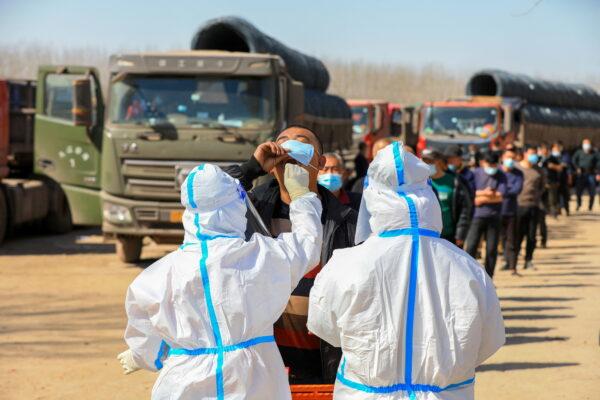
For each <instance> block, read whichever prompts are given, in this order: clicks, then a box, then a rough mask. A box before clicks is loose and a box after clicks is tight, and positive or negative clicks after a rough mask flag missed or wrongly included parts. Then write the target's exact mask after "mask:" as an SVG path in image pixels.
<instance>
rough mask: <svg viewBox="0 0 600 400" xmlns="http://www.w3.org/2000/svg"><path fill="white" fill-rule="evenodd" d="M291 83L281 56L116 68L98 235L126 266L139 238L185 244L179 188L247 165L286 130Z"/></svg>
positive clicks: (202, 57) (216, 55)
mask: <svg viewBox="0 0 600 400" xmlns="http://www.w3.org/2000/svg"><path fill="white" fill-rule="evenodd" d="M288 83H289V80H288V79H287V77H286V76H285V73H284V71H283V69H282V68H281V64H280V60H279V58H278V57H276V56H270V55H256V54H249V53H229V52H219V51H190V52H184V53H171V54H163V53H160V54H141V55H121V56H115V57H113V58H112V59H111V76H110V89H109V96H108V107H107V115H106V119H105V127H104V136H103V145H102V147H103V154H102V165H103V168H102V191H101V198H102V205H103V215H104V220H103V224H102V230H103V231H104V233H105V234H106V235H108V236H112V237H115V238H116V239H117V242H118V249H117V250H118V253H119V255H120V256H121V258H122V259H124V260H126V261H129V260H134V259H137V258H138V257H139V252H140V251H141V245H142V238H143V237H145V236H149V237H151V238H152V239H153V240H154V241H156V242H176V241H180V240H181V235H182V230H181V215H182V211H183V210H182V207H181V204H180V200H179V197H180V194H179V187H180V185H181V184H182V183H183V181H184V180H185V177H186V176H187V174H188V173H189V171H190V170H191V169H192V168H193V167H194V166H196V165H198V163H199V162H211V163H214V164H216V165H228V164H231V163H239V162H242V161H245V160H247V159H248V158H249V157H250V155H251V154H252V153H253V151H254V149H255V148H256V146H257V145H258V144H260V143H262V142H263V141H265V140H267V139H269V138H271V137H273V135H274V134H275V132H277V131H278V130H279V129H280V128H281V127H282V125H283V123H284V121H285V119H284V117H283V116H284V115H285V111H286V110H285V109H284V107H285V105H286V104H287V102H285V101H282V99H283V98H285V96H286V95H287V93H288V90H287V88H288Z"/></svg>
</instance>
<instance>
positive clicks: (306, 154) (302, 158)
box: [281, 140, 315, 165]
mask: <svg viewBox="0 0 600 400" xmlns="http://www.w3.org/2000/svg"><path fill="white" fill-rule="evenodd" d="M281 147H283V148H284V149H286V150H289V151H288V155H289V156H290V157H292V158H293V159H294V160H296V161H298V162H299V163H300V164H302V165H310V160H312V158H313V155H314V154H315V148H314V147H313V146H312V145H310V144H308V143H302V142H299V141H297V140H288V141H286V142H283V144H282V145H281Z"/></svg>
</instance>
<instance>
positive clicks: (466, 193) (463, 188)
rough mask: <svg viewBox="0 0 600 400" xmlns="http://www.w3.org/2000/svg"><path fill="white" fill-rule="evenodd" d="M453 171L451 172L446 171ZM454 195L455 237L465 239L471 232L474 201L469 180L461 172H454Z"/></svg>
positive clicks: (453, 217) (453, 218)
mask: <svg viewBox="0 0 600 400" xmlns="http://www.w3.org/2000/svg"><path fill="white" fill-rule="evenodd" d="M446 173H451V172H446ZM452 175H454V195H453V196H452V220H453V221H454V223H455V224H456V229H455V230H454V237H455V238H456V239H458V240H462V241H464V240H465V239H466V238H467V232H469V226H470V225H471V219H472V217H473V201H474V199H473V198H472V197H471V190H470V189H469V184H468V183H467V181H466V180H465V179H464V178H463V177H462V176H461V175H459V174H454V173H452Z"/></svg>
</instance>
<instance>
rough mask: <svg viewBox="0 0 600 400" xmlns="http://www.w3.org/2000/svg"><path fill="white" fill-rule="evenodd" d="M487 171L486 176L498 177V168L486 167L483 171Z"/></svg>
mask: <svg viewBox="0 0 600 400" xmlns="http://www.w3.org/2000/svg"><path fill="white" fill-rule="evenodd" d="M483 170H484V171H485V173H486V174H488V175H490V176H491V175H496V172H498V168H496V167H485V168H484V169H483Z"/></svg>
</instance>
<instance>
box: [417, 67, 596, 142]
mask: <svg viewBox="0 0 600 400" xmlns="http://www.w3.org/2000/svg"><path fill="white" fill-rule="evenodd" d="M416 109H417V111H416V112H415V114H414V118H416V119H417V121H416V126H417V127H418V128H417V129H418V136H419V137H418V142H417V152H421V151H422V150H423V149H424V148H426V147H433V148H443V147H444V146H447V145H448V144H459V145H461V146H465V147H466V146H469V145H474V146H476V147H477V148H480V149H484V148H492V149H501V148H503V147H504V146H505V145H506V144H508V143H513V142H514V143H517V144H519V145H525V144H531V145H537V144H539V143H541V142H553V141H558V140H561V141H562V142H563V143H564V145H565V148H567V149H569V148H571V149H572V148H575V147H577V146H579V145H580V144H581V140H582V139H583V138H585V137H590V138H600V95H599V94H598V93H597V92H596V91H595V90H594V89H592V88H590V87H587V86H585V85H579V84H565V83H559V82H550V81H544V80H538V79H533V78H531V77H528V76H525V75H517V74H511V73H508V72H504V71H498V70H484V71H480V72H477V73H475V74H474V75H473V76H472V77H471V78H470V80H469V81H468V83H467V87H466V97H464V98H459V99H450V100H446V101H431V102H425V103H422V104H420V105H419V106H418V107H417V108H416Z"/></svg>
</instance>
